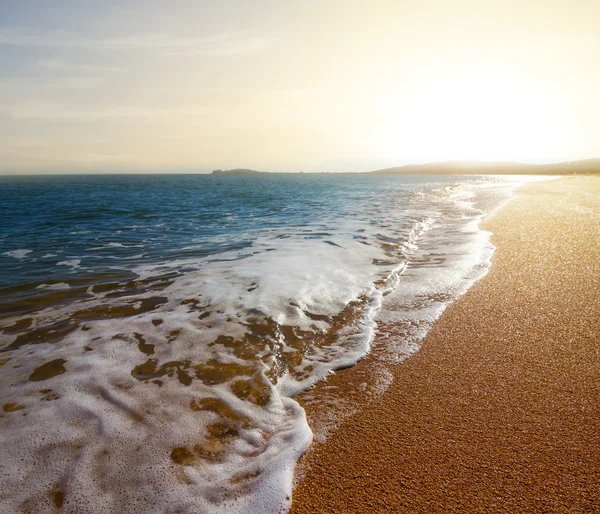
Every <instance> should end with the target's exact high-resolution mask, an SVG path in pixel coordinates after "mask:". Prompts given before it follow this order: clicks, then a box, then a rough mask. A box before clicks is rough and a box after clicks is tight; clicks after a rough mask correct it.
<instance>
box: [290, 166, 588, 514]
mask: <svg viewBox="0 0 600 514" xmlns="http://www.w3.org/2000/svg"><path fill="white" fill-rule="evenodd" d="M599 205H600V178H598V177H568V178H567V177H565V178H561V179H558V180H551V181H545V182H533V183H529V184H526V185H524V186H523V187H522V188H520V189H519V190H518V191H517V192H516V198H514V199H513V200H512V201H511V202H510V203H509V204H508V205H505V206H504V207H503V209H502V210H500V211H499V212H498V213H496V214H495V215H494V217H493V218H491V219H484V222H483V227H482V228H484V229H489V230H491V231H492V232H493V236H492V242H493V243H494V244H495V245H496V247H497V248H496V252H495V253H494V256H493V258H492V267H491V269H490V271H489V273H488V274H487V275H486V276H485V277H483V278H482V279H480V280H479V281H478V282H476V283H475V284H474V285H473V286H472V287H471V288H470V289H469V291H467V293H466V294H465V295H463V296H462V297H461V298H459V299H458V300H457V301H456V302H455V303H454V304H452V305H450V306H449V307H448V308H447V309H446V311H445V312H444V313H443V314H442V316H441V318H439V319H438V320H437V321H436V322H435V323H434V326H433V328H432V330H431V331H430V332H429V334H428V335H427V336H426V337H425V339H424V340H423V341H422V342H421V348H420V350H419V351H418V352H417V353H416V354H414V355H412V356H411V358H410V359H408V360H406V361H404V362H403V363H401V364H397V365H391V364H390V365H386V366H385V368H383V367H382V366H381V365H377V353H378V346H381V344H380V345H378V344H377V343H376V344H374V346H373V349H372V351H371V353H370V354H369V355H368V356H367V357H366V358H364V359H363V360H362V361H360V362H359V363H358V364H357V365H356V366H354V367H352V368H349V369H347V370H343V371H340V372H337V373H336V374H335V375H333V376H331V377H330V378H329V379H328V380H327V381H325V382H321V383H320V384H319V385H317V386H316V388H315V389H314V390H311V391H309V392H307V393H303V394H302V395H300V396H299V397H297V398H296V399H297V400H298V401H299V402H300V404H301V405H302V406H303V407H305V409H306V412H307V416H308V419H309V423H311V422H312V421H313V419H319V420H321V421H320V422H321V424H323V421H322V420H323V418H324V412H323V409H321V411H316V410H313V407H312V405H311V401H310V399H311V397H312V396H315V397H317V396H320V397H322V396H323V395H324V396H325V397H327V395H328V394H329V396H330V397H331V399H330V401H329V404H330V406H331V407H333V410H332V413H331V415H330V419H329V420H328V421H326V422H325V423H324V424H325V425H327V424H328V423H329V426H325V427H317V429H316V430H315V427H313V425H312V423H311V428H313V430H314V431H315V433H316V434H317V436H318V437H317V438H316V440H317V443H320V444H317V445H315V444H313V446H312V447H311V449H310V450H309V452H308V453H307V454H306V455H305V456H304V457H303V458H302V459H301V461H300V462H299V463H298V466H297V471H296V484H297V487H296V489H295V491H294V494H293V504H292V509H291V512H292V513H302V512H335V511H338V512H382V511H401V512H432V511H440V512H441V511H444V512H448V511H455V512H471V511H478V510H484V509H490V510H493V511H512V512H514V511H532V512H533V511H540V510H550V511H564V510H569V511H573V510H593V509H594V508H595V506H596V508H597V507H598V505H600V492H598V491H597V489H598V488H597V484H598V482H599V480H600V416H598V414H599V413H600V407H599V406H600V400H599V398H600V362H599V360H598V352H599V351H600V350H598V348H599V347H600V336H599V335H598V334H600V321H599V318H600V316H599V315H598V305H599V303H598V302H600V297H599V293H598V291H600V278H599V277H600V231H599V228H598V227H600V222H599V221H600V207H599ZM382 369H383V371H384V373H383V375H385V372H386V371H387V372H388V373H389V374H390V375H391V376H390V377H386V376H382V375H381V370H382ZM377 370H379V371H377ZM376 371H377V373H379V374H378V375H377V374H376ZM381 380H384V381H385V380H391V381H392V383H391V386H390V387H389V388H388V389H387V390H385V391H384V392H382V393H381V392H380V390H378V388H377V381H380V382H381ZM365 391H368V392H370V393H369V394H370V396H369V397H368V398H366V399H365V398H364V392H365ZM361 396H362V397H361ZM340 399H343V400H342V401H341V403H342V405H341V406H340V405H339V403H340ZM327 403H328V402H327V401H326V402H323V404H324V405H327ZM335 407H337V408H335ZM353 411H354V412H353ZM344 416H345V417H344ZM319 434H320V436H319ZM319 438H320V439H319Z"/></svg>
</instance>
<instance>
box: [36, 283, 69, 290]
mask: <svg viewBox="0 0 600 514" xmlns="http://www.w3.org/2000/svg"><path fill="white" fill-rule="evenodd" d="M70 288H71V286H70V285H69V284H67V283H66V282H57V283H56V284H40V285H39V286H37V287H36V289H49V290H52V291H63V290H65V289H70Z"/></svg>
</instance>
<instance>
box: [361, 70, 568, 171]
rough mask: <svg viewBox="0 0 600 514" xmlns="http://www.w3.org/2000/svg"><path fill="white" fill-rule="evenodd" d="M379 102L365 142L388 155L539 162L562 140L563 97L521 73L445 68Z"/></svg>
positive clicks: (551, 155)
mask: <svg viewBox="0 0 600 514" xmlns="http://www.w3.org/2000/svg"><path fill="white" fill-rule="evenodd" d="M379 103H380V105H379V106H378V108H377V110H378V112H379V116H378V120H377V123H376V126H375V127H374V132H373V135H372V139H371V141H370V143H371V144H373V145H374V147H375V148H376V151H377V152H379V153H380V154H381V155H383V156H384V157H389V159H390V160H395V161H401V160H402V158H403V157H404V158H405V160H406V157H409V159H408V160H414V161H417V162H434V161H442V160H454V159H458V160H462V159H476V160H484V161H524V162H535V161H540V162H543V161H551V160H553V159H556V158H560V157H559V156H557V155H555V154H554V151H555V149H556V148H557V147H564V144H565V134H564V130H563V129H564V127H565V126H566V120H565V119H564V113H565V112H568V107H567V106H566V105H565V102H564V98H562V97H561V95H560V92H557V91H555V90H553V89H552V88H551V87H550V86H549V85H548V84H545V83H544V82H543V81H541V80H538V79H536V78H535V77H533V76H531V75H530V74H528V73H524V72H517V71H509V70H494V71H491V70H472V71H462V72H447V73H445V74H444V75H441V76H440V75H437V76H432V77H429V78H427V79H423V78H421V81H420V84H417V83H415V84H414V85H413V86H412V87H411V88H410V94H409V95H408V98H407V97H406V96H404V95H403V96H402V97H400V96H395V95H388V96H385V97H381V98H380V99H379ZM570 136H571V137H572V138H574V137H575V134H570ZM567 137H568V136H567Z"/></svg>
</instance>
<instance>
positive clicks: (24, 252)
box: [2, 250, 33, 259]
mask: <svg viewBox="0 0 600 514" xmlns="http://www.w3.org/2000/svg"><path fill="white" fill-rule="evenodd" d="M32 251H33V250H11V251H9V252H4V253H3V254H2V255H6V256H7V257H14V258H15V259H23V258H24V257H26V256H27V254H28V253H31V252H32Z"/></svg>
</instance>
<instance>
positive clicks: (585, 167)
mask: <svg viewBox="0 0 600 514" xmlns="http://www.w3.org/2000/svg"><path fill="white" fill-rule="evenodd" d="M369 173H375V174H380V175H394V174H432V175H435V174H444V175H572V174H598V173H600V159H588V160H583V161H569V162H560V163H554V164H522V163H518V162H482V161H447V162H436V163H430V164H409V165H406V166H398V167H394V168H385V169H382V170H375V171H371V172H369Z"/></svg>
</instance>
